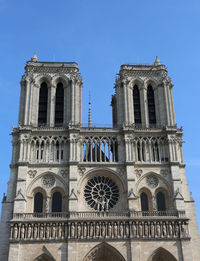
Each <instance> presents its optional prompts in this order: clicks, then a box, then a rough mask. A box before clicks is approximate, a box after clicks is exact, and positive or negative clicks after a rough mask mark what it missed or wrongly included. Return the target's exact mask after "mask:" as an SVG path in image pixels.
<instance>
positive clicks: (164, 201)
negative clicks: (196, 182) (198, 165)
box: [0, 55, 200, 261]
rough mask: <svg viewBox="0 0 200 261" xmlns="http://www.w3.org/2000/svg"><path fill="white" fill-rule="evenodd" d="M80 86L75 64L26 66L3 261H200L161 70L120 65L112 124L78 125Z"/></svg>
mask: <svg viewBox="0 0 200 261" xmlns="http://www.w3.org/2000/svg"><path fill="white" fill-rule="evenodd" d="M82 85H83V83H82V78H81V76H80V74H79V69H78V65H77V64H76V63H68V62H64V63H61V62H39V61H38V59H37V57H36V55H34V56H33V58H32V59H31V61H28V62H27V63H26V66H25V75H23V76H22V79H21V95H20V108H19V123H18V126H17V128H13V130H12V146H13V150H12V161H11V164H10V179H9V182H8V189H7V195H4V198H3V201H2V216H1V223H0V229H1V233H0V243H1V244H0V260H2V261H39V260H40V261H55V260H56V261H183V260H184V261H199V259H200V240H199V233H198V225H197V220H196V215H195V207H194V200H193V198H192V196H191V195H190V193H189V190H188V184H187V180H186V177H185V164H184V160H183V155H182V142H183V141H182V129H179V128H177V125H176V120H175V113H174V103H173V96H172V87H173V84H172V82H171V79H170V78H169V76H168V72H167V69H166V67H165V65H163V64H161V63H160V61H159V59H158V58H156V61H155V62H154V63H153V64H150V65H140V64H138V65H130V64H123V65H121V68H120V71H119V74H118V75H117V78H116V81H115V93H114V95H113V96H112V101H111V105H112V115H113V127H112V128H108V127H97V126H93V125H92V123H91V119H90V112H89V120H88V125H87V126H84V125H83V124H82Z"/></svg>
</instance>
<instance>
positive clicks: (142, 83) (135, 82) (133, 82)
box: [130, 78, 144, 90]
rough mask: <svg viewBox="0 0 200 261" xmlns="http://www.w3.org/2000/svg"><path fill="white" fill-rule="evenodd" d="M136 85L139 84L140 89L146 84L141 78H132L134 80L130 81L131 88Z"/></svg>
mask: <svg viewBox="0 0 200 261" xmlns="http://www.w3.org/2000/svg"><path fill="white" fill-rule="evenodd" d="M135 85H137V86H138V89H139V90H140V89H142V88H143V86H144V81H143V80H142V79H141V78H137V79H132V80H131V81H130V86H131V88H133V87H134V86H135Z"/></svg>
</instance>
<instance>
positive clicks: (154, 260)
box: [148, 247, 177, 261]
mask: <svg viewBox="0 0 200 261" xmlns="http://www.w3.org/2000/svg"><path fill="white" fill-rule="evenodd" d="M148 261H177V259H176V258H175V257H174V256H173V255H172V254H171V253H170V252H169V251H167V250H166V249H164V248H162V247H159V248H158V249H156V250H155V251H154V252H153V253H152V255H151V256H150V258H149V259H148Z"/></svg>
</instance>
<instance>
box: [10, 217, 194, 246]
mask: <svg viewBox="0 0 200 261" xmlns="http://www.w3.org/2000/svg"><path fill="white" fill-rule="evenodd" d="M34 222H35V221H34ZM188 236H189V234H188V221H179V222H174V221H169V222H168V221H165V220H163V221H162V220H160V221H156V222H153V221H151V222H150V221H121V222H119V221H111V220H105V221H98V222H96V221H94V222H80V221H79V222H78V221H75V222H72V223H71V222H68V221H65V222H56V223H50V222H45V221H44V222H43V223H40V222H38V223H35V224H30V223H29V224H26V223H21V222H20V224H19V225H18V224H17V223H16V222H15V223H12V224H11V238H10V239H11V240H12V241H19V240H20V241H24V240H47V239H48V240H62V239H63V240H65V239H68V238H70V239H74V240H77V239H79V240H81V239H85V238H91V239H95V238H96V239H98V238H113V239H115V240H118V239H119V240H120V239H122V238H149V239H154V238H166V239H167V238H182V239H187V238H188Z"/></svg>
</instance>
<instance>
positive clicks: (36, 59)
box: [31, 53, 38, 63]
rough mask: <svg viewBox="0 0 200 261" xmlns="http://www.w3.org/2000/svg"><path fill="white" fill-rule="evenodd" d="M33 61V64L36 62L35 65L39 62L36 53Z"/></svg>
mask: <svg viewBox="0 0 200 261" xmlns="http://www.w3.org/2000/svg"><path fill="white" fill-rule="evenodd" d="M31 61H32V62H35V63H37V62H38V58H37V55H36V53H34V55H33V57H32V58H31Z"/></svg>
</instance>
